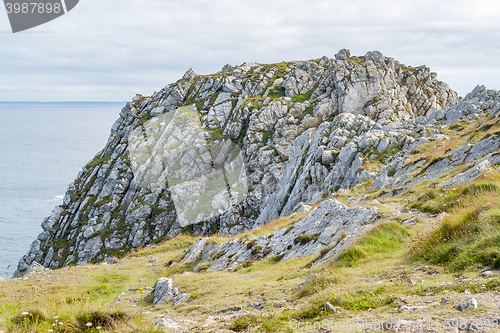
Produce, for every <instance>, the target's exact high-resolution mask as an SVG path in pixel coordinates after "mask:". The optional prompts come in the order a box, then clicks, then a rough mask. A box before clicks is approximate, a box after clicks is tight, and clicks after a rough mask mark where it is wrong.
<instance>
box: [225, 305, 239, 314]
mask: <svg viewBox="0 0 500 333" xmlns="http://www.w3.org/2000/svg"><path fill="white" fill-rule="evenodd" d="M241 309H243V308H242V307H241V306H233V307H231V308H227V309H224V310H222V311H221V312H222V313H226V312H235V311H241Z"/></svg>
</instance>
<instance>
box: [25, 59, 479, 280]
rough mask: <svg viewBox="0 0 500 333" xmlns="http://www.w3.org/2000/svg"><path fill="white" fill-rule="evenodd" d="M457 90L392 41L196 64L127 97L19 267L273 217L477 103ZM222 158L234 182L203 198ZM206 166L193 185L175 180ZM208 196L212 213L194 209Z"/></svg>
mask: <svg viewBox="0 0 500 333" xmlns="http://www.w3.org/2000/svg"><path fill="white" fill-rule="evenodd" d="M457 102H458V98H457V94H456V93H455V92H454V91H452V90H450V89H449V87H448V85H446V84H445V83H443V82H440V81H437V80H436V74H435V73H432V72H430V70H429V69H428V68H427V67H425V66H421V67H418V68H413V67H406V66H404V65H401V64H400V63H399V62H397V61H395V60H394V59H392V58H387V57H384V56H383V55H382V54H381V53H380V52H369V53H367V54H366V55H365V56H364V57H351V56H350V52H348V51H347V50H342V51H341V52H339V53H338V54H337V55H336V59H330V58H328V57H323V58H321V59H318V60H314V61H304V62H290V63H279V64H271V65H262V64H246V63H245V64H243V65H241V66H236V67H233V66H229V65H227V66H225V67H224V68H223V71H222V72H219V73H217V74H214V75H196V73H194V72H193V71H192V70H189V71H188V72H186V74H185V75H184V76H183V78H182V79H181V80H179V81H177V82H176V83H174V84H170V85H168V86H166V87H165V88H163V89H162V90H160V91H159V92H155V93H154V94H153V95H152V96H150V97H143V96H139V95H138V96H136V97H135V98H134V99H133V100H132V102H130V103H128V104H127V105H126V106H125V107H124V108H123V109H122V111H121V113H120V118H119V119H118V120H117V121H116V122H115V124H114V125H113V127H112V129H111V135H110V137H109V140H108V143H107V145H106V147H105V148H104V149H103V150H102V151H101V152H100V153H99V154H98V155H96V157H95V158H94V159H93V160H92V161H91V162H90V163H89V164H87V165H86V166H85V167H84V168H83V170H82V172H80V174H79V175H78V177H77V179H76V180H75V182H74V183H73V184H71V185H70V187H69V189H68V191H67V193H66V196H65V198H64V201H63V205H61V206H59V207H56V208H55V209H54V211H53V213H52V215H51V216H50V217H49V218H47V219H46V220H45V221H44V222H43V224H42V227H43V230H44V231H43V232H42V233H41V234H40V235H39V237H38V239H37V240H35V241H34V242H33V244H32V246H31V248H30V250H29V252H28V254H27V255H26V256H24V258H23V259H22V260H21V261H20V263H19V267H18V272H17V274H20V273H22V272H24V271H26V270H27V269H28V267H29V265H30V264H31V263H32V262H34V261H36V262H39V263H41V264H42V265H44V266H45V267H51V268H57V267H62V266H65V265H70V264H83V263H86V262H96V261H101V260H105V259H110V258H112V257H115V256H119V255H122V254H125V253H127V252H128V251H129V250H131V249H134V248H137V247H140V246H145V245H148V244H151V243H154V242H158V241H161V240H163V239H165V238H169V237H173V236H175V235H178V234H179V233H181V232H188V233H191V234H193V235H208V234H211V233H219V234H222V235H232V234H236V233H238V232H241V231H244V230H246V229H248V228H252V227H254V226H257V225H261V224H265V223H266V222H268V221H270V220H272V219H274V218H276V217H278V216H282V215H286V214H290V213H292V212H293V211H294V209H295V207H296V206H297V205H298V204H299V203H300V202H317V201H319V200H320V199H322V198H323V197H324V196H326V195H329V194H330V193H332V192H334V191H335V190H337V189H339V188H349V187H352V186H353V185H355V184H356V183H358V182H360V181H363V180H366V179H368V178H374V177H376V176H377V175H376V174H375V173H373V172H370V171H368V170H365V168H364V167H363V165H364V162H365V160H366V157H367V156H369V155H370V153H373V152H374V151H377V152H379V153H383V152H386V151H389V150H391V149H393V148H395V147H401V146H405V145H410V144H413V143H414V142H415V138H414V137H413V136H412V135H413V134H414V133H415V131H416V129H418V126H422V125H419V124H418V123H415V121H414V120H415V119H419V118H418V117H421V118H422V119H425V120H426V121H427V120H428V117H430V116H431V115H434V116H436V112H440V111H441V112H443V111H442V110H441V109H442V108H445V109H443V110H447V111H445V112H447V113H445V114H443V115H442V114H439V115H440V116H439V118H442V117H445V116H446V117H447V118H450V119H458V118H460V117H461V116H464V114H465V113H469V114H470V112H473V111H471V110H470V108H468V107H465V106H464V107H462V108H460V109H453V106H454V105H455V104H456V103H457ZM182 107H189V108H191V109H193V110H194V112H195V113H194V114H195V115H196V117H195V118H196V119H195V120H196V122H198V123H199V131H198V132H196V133H198V134H199V136H196V137H195V136H193V137H191V138H188V137H189V131H187V130H186V131H184V132H182V131H180V130H179V129H178V128H177V127H175V126H169V125H170V124H171V122H172V121H174V120H173V119H176V118H175V117H177V115H178V114H179V113H182V110H183V109H182ZM180 110H181V111H180ZM438 110H439V111H438ZM457 112H458V113H459V115H458V116H457ZM448 113H449V114H450V117H448ZM191 120H193V119H191ZM176 129H177V132H176ZM169 131H170V132H169ZM167 132H168V133H170V134H169V135H170V136H169V138H166V137H165V135H166V134H165V133H167ZM141 137H142V139H141ZM417 137H418V136H417ZM174 139H175V140H177V141H176V142H174ZM200 142H205V144H198V143H200ZM180 146H182V147H183V149H182V150H181V152H179V149H178V148H179V147H180ZM187 147H189V149H188V148H187ZM148 149H149V150H150V152H149V153H147V154H145V151H148ZM204 149H205V150H204ZM205 157H206V158H207V159H206V160H204V158H205ZM200 159H201V160H203V162H200ZM166 165H170V166H174V165H176V170H177V172H176V173H172V172H171V170H170V169H171V168H170V167H166ZM228 166H229V167H228ZM221 168H223V169H224V172H223V175H224V177H223V178H224V181H223V182H217V181H214V182H216V183H217V184H218V185H217V186H215V188H217V191H211V192H210V195H211V196H210V197H209V198H205V197H203V193H207V191H205V192H203V191H201V190H200V191H198V190H199V189H200V187H203V185H204V184H205V185H206V184H208V183H209V180H207V179H206V178H207V177H206V175H207V173H208V174H214V173H215V174H218V173H217V172H218V171H217V170H220V169H221ZM241 169H243V170H244V172H243V173H241V172H239V171H238V170H241ZM169 170H170V171H169ZM202 171H203V172H205V173H204V174H203V173H201V174H200V172H202ZM232 175H237V176H234V177H233V176H232ZM193 177H198V178H197V180H196V181H194V182H193V183H189V184H187V185H189V186H187V185H186V183H182V184H180V183H178V182H177V181H175V180H174V179H180V180H182V182H188V181H192V180H193ZM204 177H205V178H204ZM201 178H203V179H204V180H203V181H200V179H201ZM211 179H212V180H213V179H216V178H213V177H212V178H211ZM221 179H222V178H221ZM181 185H182V186H181ZM176 186H177V187H176ZM197 191H198V192H197ZM190 196H197V197H196V199H195V200H192V198H191V199H190ZM183 197H187V199H185V200H184V201H182V200H181V201H182V202H183V203H185V205H184V206H182V205H180V204H179V202H180V201H179V200H180V199H179V198H181V199H182V198H183ZM198 197H199V198H198ZM198 199H199V200H198ZM190 200H191V201H190ZM202 206H203V207H206V208H207V209H208V212H205V213H204V214H198V215H196V214H195V215H193V214H191V213H190V209H191V208H193V207H202ZM214 212H215V213H214Z"/></svg>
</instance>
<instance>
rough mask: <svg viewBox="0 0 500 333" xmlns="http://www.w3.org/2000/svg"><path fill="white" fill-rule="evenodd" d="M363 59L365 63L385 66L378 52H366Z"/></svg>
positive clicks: (383, 58) (380, 53) (381, 55)
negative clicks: (370, 62) (369, 62)
mask: <svg viewBox="0 0 500 333" xmlns="http://www.w3.org/2000/svg"><path fill="white" fill-rule="evenodd" d="M365 58H366V61H372V62H373V63H374V64H375V65H377V66H385V57H384V55H383V54H382V52H380V51H368V52H366V54H365Z"/></svg>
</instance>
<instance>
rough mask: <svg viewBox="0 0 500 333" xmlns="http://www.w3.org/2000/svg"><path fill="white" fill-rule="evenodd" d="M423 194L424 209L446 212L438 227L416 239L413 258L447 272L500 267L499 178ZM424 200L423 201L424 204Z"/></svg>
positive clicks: (421, 200)
mask: <svg viewBox="0 0 500 333" xmlns="http://www.w3.org/2000/svg"><path fill="white" fill-rule="evenodd" d="M439 191H441V190H439V189H433V190H429V191H427V192H426V193H425V194H424V195H423V196H421V197H420V198H419V202H418V205H421V206H422V207H423V209H424V210H428V211H434V212H440V211H447V212H449V213H450V215H449V216H447V217H446V218H444V219H443V222H442V223H441V225H440V226H439V227H438V228H436V229H432V230H430V231H429V232H427V233H426V234H424V235H422V236H421V237H420V238H418V239H416V240H415V242H414V244H413V248H412V250H411V252H412V255H413V258H414V259H417V260H418V259H420V260H425V261H427V262H430V263H432V264H436V265H442V266H445V267H447V269H449V270H451V271H463V270H464V269H467V268H473V267H478V266H479V267H484V266H488V267H493V268H500V179H499V176H498V174H494V175H490V176H488V177H486V178H484V179H480V180H477V181H475V182H473V183H470V184H467V185H463V186H458V187H457V188H456V190H455V191H442V192H444V193H445V194H444V195H442V194H443V193H441V194H439V195H438V194H437V193H439ZM426 200H427V202H426Z"/></svg>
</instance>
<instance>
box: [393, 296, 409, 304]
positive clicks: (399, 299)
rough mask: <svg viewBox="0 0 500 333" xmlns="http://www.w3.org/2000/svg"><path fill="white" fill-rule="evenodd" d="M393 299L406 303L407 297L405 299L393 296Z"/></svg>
mask: <svg viewBox="0 0 500 333" xmlns="http://www.w3.org/2000/svg"><path fill="white" fill-rule="evenodd" d="M392 300H393V301H395V302H401V303H406V299H404V298H403V297H393V298H392Z"/></svg>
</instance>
